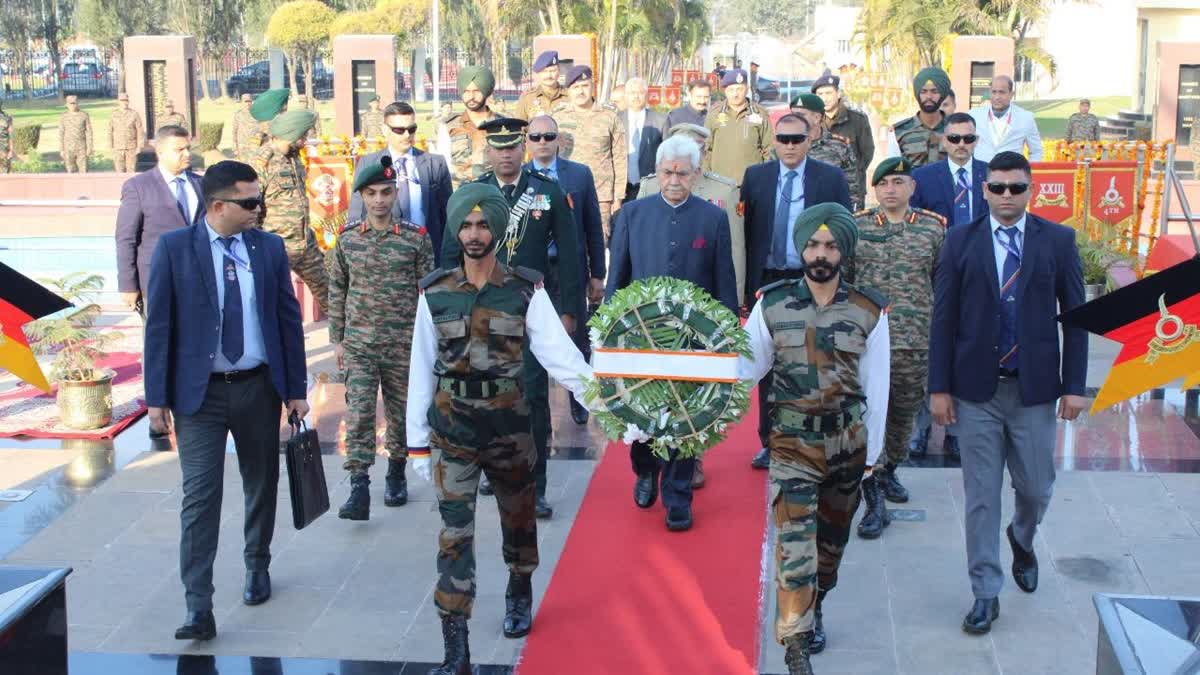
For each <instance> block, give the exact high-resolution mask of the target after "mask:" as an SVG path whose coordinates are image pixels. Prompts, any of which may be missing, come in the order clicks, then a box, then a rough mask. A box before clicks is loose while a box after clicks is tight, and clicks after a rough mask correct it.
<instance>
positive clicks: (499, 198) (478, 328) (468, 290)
mask: <svg viewBox="0 0 1200 675" xmlns="http://www.w3.org/2000/svg"><path fill="white" fill-rule="evenodd" d="M503 142H504V143H507V142H508V141H503ZM514 147H515V146H514ZM499 166H500V163H498V164H497V167H498V169H499ZM523 182H524V179H523ZM512 222H513V220H512V216H511V207H510V205H509V200H506V199H505V198H504V196H503V195H502V194H501V192H500V190H498V189H497V188H496V187H495V185H494V184H489V183H468V184H466V185H464V186H463V187H461V188H459V189H458V190H457V191H455V193H454V194H453V195H452V196H451V197H450V202H449V204H448V206H447V217H446V236H445V238H446V239H447V240H454V241H455V242H457V243H458V247H457V248H458V250H460V251H461V252H462V253H463V255H462V256H461V258H454V259H453V260H456V261H461V262H459V263H458V264H454V266H452V267H451V266H450V264H451V263H449V262H447V266H446V267H443V268H442V269H439V270H437V271H436V272H434V273H432V274H430V275H429V276H427V277H425V278H424V279H422V280H421V283H420V286H421V289H422V294H421V297H420V300H419V302H418V304H417V312H416V327H415V329H414V332H413V343H412V366H411V368H410V371H409V384H408V414H407V416H406V417H407V430H408V445H409V446H410V450H409V452H410V456H411V457H412V458H413V470H414V471H415V472H416V473H417V474H418V475H420V476H422V477H423V478H425V479H427V480H428V479H429V478H430V476H431V475H432V477H433V483H434V488H435V490H436V492H437V498H438V511H439V512H440V513H441V516H442V531H441V534H440V535H439V537H438V545H439V550H438V556H437V569H438V581H437V586H436V587H435V589H434V595H433V602H434V605H435V606H436V607H437V611H438V614H439V615H440V616H441V619H442V636H443V639H444V642H445V658H444V659H443V661H442V665H441V666H440V667H439V668H436V669H434V670H433V671H431V675H469V673H471V672H472V671H471V665H470V661H471V657H470V650H469V647H468V640H467V619H468V618H470V616H471V609H472V605H473V604H474V600H475V536H474V535H475V502H476V496H475V495H476V489H477V487H478V483H479V479H480V476H481V475H486V476H489V477H490V478H491V481H492V485H494V486H495V492H496V503H497V505H498V506H499V509H500V530H501V534H502V536H503V539H504V546H503V550H504V562H505V563H506V564H507V565H508V569H509V577H508V588H507V590H506V592H505V615H504V635H505V637H510V638H517V637H521V636H523V635H527V634H528V633H529V631H530V629H531V628H532V624H533V586H532V581H531V575H532V574H533V570H534V569H535V568H536V567H537V564H538V548H537V521H536V520H535V519H534V501H535V497H534V494H535V490H534V477H533V471H532V469H533V465H534V463H535V455H536V450H535V449H534V446H533V443H532V439H531V438H530V434H529V429H530V419H529V416H530V403H529V400H528V397H527V396H526V395H525V392H523V391H522V389H523V387H524V386H525V384H524V383H525V382H526V378H525V377H524V371H526V370H527V368H526V364H527V362H528V359H530V358H534V359H536V360H537V361H538V362H539V363H540V364H541V365H542V366H544V367H545V368H546V369H547V370H549V371H550V373H551V374H553V376H554V379H555V380H556V381H558V382H559V383H560V384H562V385H563V386H564V387H566V388H567V389H569V390H571V392H572V393H573V394H574V395H575V396H576V397H578V398H579V400H583V390H584V386H583V378H586V377H590V376H591V373H592V369H591V367H590V366H588V364H587V362H585V361H584V360H583V356H582V355H581V354H580V353H579V350H578V349H577V348H576V347H575V345H574V343H572V342H571V338H570V337H569V336H568V335H567V331H565V330H564V329H563V326H562V324H561V322H560V320H559V317H558V314H557V313H556V312H555V309H554V305H553V304H552V303H551V301H550V297H549V296H548V295H547V294H546V291H545V290H544V289H543V288H542V275H541V274H540V273H539V272H537V271H536V270H532V269H528V268H525V267H509V266H508V265H505V264H503V263H502V262H500V261H499V260H498V259H497V253H498V252H500V251H503V250H504V247H505V240H508V239H510V238H511V237H512V233H511V232H510V231H509V227H510V225H511V223H512ZM541 250H542V252H543V253H544V252H545V250H546V247H545V246H544V245H543V246H541ZM565 257H570V256H565ZM443 260H446V261H449V260H451V259H450V258H443ZM531 355H532V356H531ZM431 451H432V470H431V466H430V464H431V459H430V456H429V454H430V452H431Z"/></svg>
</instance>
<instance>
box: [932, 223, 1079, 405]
mask: <svg viewBox="0 0 1200 675" xmlns="http://www.w3.org/2000/svg"><path fill="white" fill-rule="evenodd" d="M991 228H992V224H991V219H990V218H987V217H981V218H977V219H975V220H974V221H972V222H971V223H970V224H967V225H961V226H959V227H952V228H950V229H949V230H947V231H946V241H945V242H944V243H943V244H942V253H941V257H940V258H939V259H938V265H937V272H936V273H935V277H934V290H933V319H932V322H931V325H930V330H929V391H930V393H934V394H945V393H949V394H952V395H954V396H955V397H958V398H962V399H966V400H968V401H974V402H976V403H982V402H984V401H988V400H991V398H992V397H993V396H994V395H995V394H996V386H997V382H998V376H997V370H998V367H999V360H1000V355H999V353H998V352H999V344H998V340H999V338H1000V327H1001V319H1000V279H999V271H998V270H997V269H996V254H995V248H994V246H993V240H994V239H995V235H994V234H993V233H992V229H991ZM1022 256H1023V257H1022V260H1021V275H1020V277H1019V278H1018V280H1017V300H1018V302H1019V303H1020V308H1019V309H1018V315H1017V316H1018V318H1017V321H1018V327H1017V343H1018V344H1019V345H1020V349H1019V351H1018V352H1017V364H1018V365H1017V369H1018V371H1019V372H1020V375H1019V377H1018V381H1019V382H1020V385H1021V402H1022V403H1023V404H1024V405H1027V406H1028V405H1037V404H1039V403H1047V402H1051V401H1054V400H1055V399H1057V398H1058V397H1059V396H1062V395H1064V394H1074V395H1076V396H1083V395H1084V387H1085V384H1086V379H1087V339H1088V338H1087V332H1086V331H1084V330H1083V329H1081V328H1074V327H1071V326H1067V325H1064V326H1063V327H1062V354H1061V358H1060V354H1059V346H1058V345H1059V324H1058V322H1057V321H1056V320H1055V317H1056V316H1058V314H1059V313H1060V312H1066V311H1068V310H1071V309H1074V308H1075V307H1077V306H1078V305H1081V304H1083V272H1082V269H1081V266H1080V262H1079V252H1078V251H1077V250H1076V248H1075V231H1074V230H1073V229H1071V228H1069V227H1066V226H1065V225H1059V224H1058V223H1053V222H1050V221H1048V220H1046V219H1044V218H1039V217H1037V216H1035V215H1033V214H1032V213H1031V214H1029V215H1027V216H1026V220H1025V238H1024V247H1023V250H1022ZM1060 367H1061V368H1060Z"/></svg>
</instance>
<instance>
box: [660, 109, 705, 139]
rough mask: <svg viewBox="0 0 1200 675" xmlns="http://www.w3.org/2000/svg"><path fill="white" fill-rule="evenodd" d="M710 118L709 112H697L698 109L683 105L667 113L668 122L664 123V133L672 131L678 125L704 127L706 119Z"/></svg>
mask: <svg viewBox="0 0 1200 675" xmlns="http://www.w3.org/2000/svg"><path fill="white" fill-rule="evenodd" d="M706 117H708V111H707V110H705V111H704V112H696V109H695V108H693V107H692V106H690V105H688V104H686V103H685V104H683V105H681V106H679V107H678V108H676V109H674V110H672V111H671V112H669V113H667V121H666V122H665V123H664V127H663V132H664V133H665V132H667V131H670V130H671V127H673V126H675V125H676V124H685V123H686V124H695V125H696V126H700V127H702V126H704V119H705V118H706Z"/></svg>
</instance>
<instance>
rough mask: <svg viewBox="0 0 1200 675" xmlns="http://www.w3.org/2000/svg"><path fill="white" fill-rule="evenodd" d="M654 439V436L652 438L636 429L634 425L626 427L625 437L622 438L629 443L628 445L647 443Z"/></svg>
mask: <svg viewBox="0 0 1200 675" xmlns="http://www.w3.org/2000/svg"><path fill="white" fill-rule="evenodd" d="M652 438H653V436H650V435H648V434H646V432H644V431H642V430H641V429H639V428H637V427H635V426H634V425H632V424H629V425H626V427H625V435H624V436H623V437H622V438H621V440H623V441H625V443H627V444H628V445H633V444H634V443H645V442H646V441H649V440H651V439H652Z"/></svg>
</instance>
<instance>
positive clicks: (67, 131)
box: [58, 110, 92, 173]
mask: <svg viewBox="0 0 1200 675" xmlns="http://www.w3.org/2000/svg"><path fill="white" fill-rule="evenodd" d="M58 147H59V148H61V151H62V158H63V164H65V165H66V167H67V173H75V172H79V173H87V171H88V158H89V157H91V156H92V118H91V117H88V114H87V113H85V112H84V111H82V110H77V111H75V112H69V111H68V112H65V113H63V114H62V117H60V118H58Z"/></svg>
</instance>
